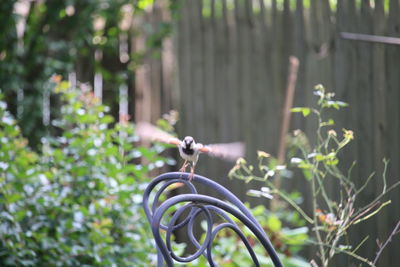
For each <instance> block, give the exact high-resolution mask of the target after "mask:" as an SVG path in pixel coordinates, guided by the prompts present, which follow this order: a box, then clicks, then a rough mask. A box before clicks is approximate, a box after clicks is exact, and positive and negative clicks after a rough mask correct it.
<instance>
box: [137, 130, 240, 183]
mask: <svg viewBox="0 0 400 267" xmlns="http://www.w3.org/2000/svg"><path fill="white" fill-rule="evenodd" d="M136 134H137V135H138V136H139V137H140V138H141V139H142V140H147V141H157V142H162V143H167V144H174V145H176V146H178V149H179V154H180V156H181V157H182V158H183V159H184V163H183V165H182V167H181V169H180V171H181V172H184V171H186V168H187V166H188V165H189V164H191V169H190V176H189V179H190V180H191V179H192V178H193V176H194V170H195V167H196V163H197V161H198V159H199V155H200V154H201V153H206V154H208V155H210V156H213V157H218V158H221V159H224V160H227V161H235V160H237V159H238V158H240V157H243V156H244V150H245V146H244V144H243V143H242V142H234V143H225V144H210V145H203V144H200V143H196V142H195V140H194V139H193V137H191V136H186V137H185V138H184V139H183V140H179V139H178V138H176V137H174V136H172V135H170V134H169V133H167V132H164V131H162V130H160V129H159V128H157V127H156V126H154V125H152V124H150V123H147V122H139V123H137V124H136Z"/></svg>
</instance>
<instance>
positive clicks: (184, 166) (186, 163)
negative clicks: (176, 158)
mask: <svg viewBox="0 0 400 267" xmlns="http://www.w3.org/2000/svg"><path fill="white" fill-rule="evenodd" d="M187 165H188V162H187V160H185V162H184V163H183V165H182V168H180V169H179V171H180V172H185V171H186V167H187Z"/></svg>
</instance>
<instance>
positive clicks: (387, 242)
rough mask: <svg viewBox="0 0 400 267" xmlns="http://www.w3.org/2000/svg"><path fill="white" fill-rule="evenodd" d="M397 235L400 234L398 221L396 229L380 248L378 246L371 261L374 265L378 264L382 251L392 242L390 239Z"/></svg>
mask: <svg viewBox="0 0 400 267" xmlns="http://www.w3.org/2000/svg"><path fill="white" fill-rule="evenodd" d="M398 233H400V221H399V222H398V223H397V224H396V227H395V228H394V229H393V231H392V233H391V234H390V235H389V237H388V239H387V240H386V242H385V243H384V244H383V245H382V246H379V250H378V252H377V253H376V256H375V259H374V261H373V263H374V264H376V263H377V262H378V259H379V257H380V256H381V255H382V252H383V250H384V249H385V247H386V246H387V245H388V244H389V243H390V242H391V241H392V237H393V236H395V235H396V234H398Z"/></svg>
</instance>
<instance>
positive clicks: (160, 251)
mask: <svg viewBox="0 0 400 267" xmlns="http://www.w3.org/2000/svg"><path fill="white" fill-rule="evenodd" d="M174 183H184V184H185V186H187V187H188V188H189V191H190V193H188V194H180V195H177V196H174V197H171V198H169V199H167V200H166V201H164V202H163V203H160V196H161V195H162V194H163V192H164V191H165V189H166V188H167V187H168V186H170V185H172V184H174ZM196 183H199V184H202V185H203V186H205V187H206V188H207V189H210V190H214V191H215V192H217V193H218V194H219V195H221V197H222V198H223V199H225V200H226V201H227V202H225V201H221V200H220V199H217V198H214V197H210V196H206V195H201V194H198V193H197V190H196V187H195V186H194V184H196ZM158 184H160V187H159V188H158V187H157V190H156V186H157V185H158ZM153 191H155V192H154V193H155V195H154V199H153V200H152V202H151V203H150V194H151V193H152V192H153ZM179 203H185V204H184V205H183V206H182V205H180V206H179V207H178V206H177V207H178V208H177V209H176V210H175V212H174V214H173V215H172V216H171V217H170V219H169V221H168V223H167V225H164V224H162V223H161V220H162V218H163V216H164V215H167V216H169V215H168V214H169V213H166V211H167V210H168V209H169V208H171V207H173V206H175V205H177V204H179ZM143 206H144V210H145V212H146V216H147V219H148V221H149V223H150V225H151V229H152V232H153V236H154V239H155V242H156V246H157V256H158V259H157V267H162V266H164V264H166V265H167V266H168V267H171V266H174V264H173V263H174V261H177V262H191V261H194V260H195V259H197V258H198V257H200V256H201V255H204V256H205V257H206V258H207V261H208V263H209V265H210V266H211V267H214V266H217V265H216V263H215V262H214V260H213V258H212V250H211V249H212V244H213V241H214V239H215V237H216V235H217V234H218V232H220V231H221V230H222V229H224V228H230V229H231V230H233V231H234V232H235V233H236V234H237V235H238V237H239V238H240V239H241V240H242V242H243V243H244V245H245V246H246V248H247V250H248V252H249V254H250V256H251V258H252V260H253V262H254V264H255V266H261V265H260V263H259V261H258V259H257V256H256V254H255V253H254V251H253V249H252V247H251V245H250V243H249V242H248V240H247V239H246V236H245V235H244V234H243V233H242V231H241V230H240V228H239V226H238V225H237V224H236V223H235V222H234V221H233V220H232V219H231V217H230V216H229V215H228V214H231V215H233V216H234V217H236V218H237V219H238V220H239V221H241V222H242V223H243V224H244V225H245V226H246V227H247V228H248V229H249V230H250V231H251V232H252V233H253V234H254V235H255V237H256V238H257V239H258V240H259V242H260V243H261V244H262V246H263V247H264V248H265V250H266V251H267V252H268V254H269V256H270V258H271V260H272V262H273V264H274V266H283V265H282V263H281V262H280V260H279V258H278V255H277V253H276V251H275V249H274V248H273V246H272V244H271V242H270V240H269V239H268V237H267V235H266V234H265V232H264V230H263V229H262V227H261V226H260V224H259V223H258V222H257V220H256V219H255V218H254V216H253V215H252V214H251V213H250V211H249V210H248V209H247V208H246V207H245V206H244V204H243V203H242V202H241V201H240V200H239V199H238V198H237V197H236V196H235V195H233V194H232V193H231V192H230V191H229V190H227V189H226V188H225V187H223V186H221V185H220V184H218V183H216V182H214V181H212V180H210V179H208V178H206V177H203V176H199V175H195V176H194V178H193V180H192V182H189V174H188V173H182V172H170V173H165V174H162V175H160V176H158V177H157V178H155V179H154V180H153V181H152V182H151V183H150V184H149V185H148V186H147V188H146V190H145V192H144V196H143ZM186 211H187V213H186V214H187V215H186V217H185V218H184V219H183V220H182V221H181V222H179V223H178V218H179V217H181V216H182V214H184V213H185V212H186ZM202 213H203V214H204V215H205V217H206V222H207V231H206V237H205V240H204V242H203V243H202V244H200V243H199V242H198V241H197V239H196V238H195V236H194V234H193V225H194V222H195V220H196V218H197V216H199V215H200V214H202ZM215 215H217V217H220V218H222V219H223V222H221V223H219V224H218V225H216V226H215V225H214V221H213V218H215V217H216V216H215ZM165 220H166V219H165V218H164V221H165ZM184 227H186V228H187V233H188V237H189V240H190V242H192V243H193V245H194V246H195V247H197V251H196V252H195V253H193V254H191V255H189V256H186V257H181V256H178V255H176V254H175V252H174V251H173V249H172V245H171V236H172V232H173V231H176V230H178V229H181V228H184ZM161 230H164V231H166V235H165V240H164V239H163V238H162V236H161Z"/></svg>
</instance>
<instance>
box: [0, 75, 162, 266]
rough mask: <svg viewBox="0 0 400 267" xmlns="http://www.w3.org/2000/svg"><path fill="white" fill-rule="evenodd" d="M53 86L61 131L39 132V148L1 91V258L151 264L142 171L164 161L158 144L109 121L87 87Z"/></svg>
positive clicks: (8, 261)
mask: <svg viewBox="0 0 400 267" xmlns="http://www.w3.org/2000/svg"><path fill="white" fill-rule="evenodd" d="M56 90H57V92H61V99H62V105H61V117H60V119H59V120H58V121H57V122H56V125H57V127H58V128H59V129H60V130H61V131H62V134H61V135H60V136H57V137H43V138H42V146H41V147H42V149H41V150H40V151H38V152H34V151H32V149H31V148H29V146H28V142H27V140H26V139H25V138H23V137H22V135H21V131H20V127H19V126H18V125H17V122H16V121H15V120H14V119H13V117H12V115H11V114H10V113H9V112H8V111H7V105H6V103H5V102H4V101H3V99H4V97H3V95H1V97H0V98H1V99H2V100H1V102H0V141H1V146H0V169H1V175H0V210H1V212H0V262H1V265H2V266H84V265H86V266H149V265H152V262H153V261H154V258H151V257H152V256H154V245H153V244H152V238H151V231H150V229H149V225H148V223H147V220H146V216H145V214H144V211H143V209H142V207H141V202H142V194H143V190H144V187H145V185H146V183H147V182H148V179H149V177H148V175H147V174H148V173H149V171H150V170H151V169H152V168H154V167H155V166H159V167H160V166H163V165H164V162H165V159H164V158H162V157H159V156H158V152H160V147H159V148H158V150H157V151H155V150H154V149H147V148H143V147H137V146H136V147H134V141H135V140H137V138H136V137H135V135H134V128H133V125H132V124H129V123H127V122H125V123H117V124H112V123H113V122H114V119H113V118H112V117H111V116H110V115H109V114H108V108H107V107H106V106H103V105H101V104H99V103H98V99H97V98H94V97H93V94H92V93H90V92H84V91H82V90H81V89H75V88H70V87H69V85H68V84H67V83H66V82H62V83H60V84H59V85H58V86H57V87H56ZM138 157H142V159H146V161H147V162H148V164H146V165H141V164H138V163H133V162H135V159H137V158H138ZM136 161H137V160H136Z"/></svg>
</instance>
